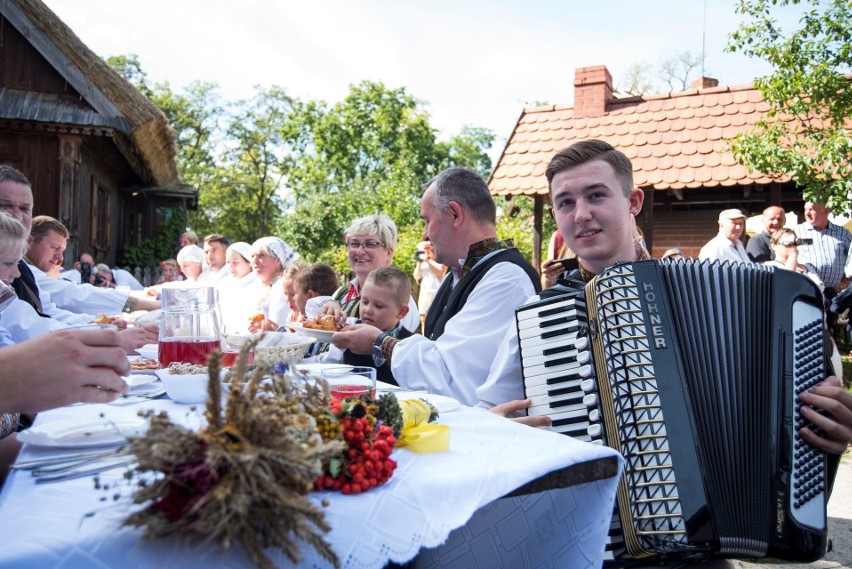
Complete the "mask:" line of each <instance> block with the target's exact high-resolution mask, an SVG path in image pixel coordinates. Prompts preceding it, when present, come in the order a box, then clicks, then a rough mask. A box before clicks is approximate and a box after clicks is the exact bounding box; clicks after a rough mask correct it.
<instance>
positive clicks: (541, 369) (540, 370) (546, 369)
mask: <svg viewBox="0 0 852 569" xmlns="http://www.w3.org/2000/svg"><path fill="white" fill-rule="evenodd" d="M589 361H591V358H590V356H589V352H587V351H584V352H581V353H579V354H577V360H576V361H570V362H566V363H560V364H557V365H548V364H540V365H531V366H527V365H526V362H524V370H525V375H527V376H529V377H535V376H537V375H542V374H545V373H551V372H554V371H568V370H572V369H578V368H580V367H584V366H583V365H582V364H585V363H586V362H589ZM590 367H591V366H590Z"/></svg>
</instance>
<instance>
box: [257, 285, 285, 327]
mask: <svg viewBox="0 0 852 569" xmlns="http://www.w3.org/2000/svg"><path fill="white" fill-rule="evenodd" d="M263 313H264V315H266V317H267V318H268V319H269V320H272V321H273V322H275V323H276V324H278V325H279V326H283V325H284V323H285V322H287V320H288V319H289V317H290V305H289V304H287V297H286V296H285V295H284V283H283V282H282V280H281V279H275V282H274V283H272V288H270V289H269V296H268V297H267V299H266V306H265V307H264V310H263Z"/></svg>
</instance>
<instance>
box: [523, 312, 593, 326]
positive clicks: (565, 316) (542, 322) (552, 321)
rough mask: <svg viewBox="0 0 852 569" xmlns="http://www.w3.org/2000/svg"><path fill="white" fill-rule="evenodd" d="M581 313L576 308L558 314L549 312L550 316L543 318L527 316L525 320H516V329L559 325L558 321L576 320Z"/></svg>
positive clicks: (568, 321)
mask: <svg viewBox="0 0 852 569" xmlns="http://www.w3.org/2000/svg"><path fill="white" fill-rule="evenodd" d="M580 314H583V313H582V312H578V311H577V310H573V309H572V310H566V311H564V312H560V313H559V314H551V315H550V316H547V317H544V318H528V319H525V320H518V329H519V330H531V329H538V330H547V329H548V328H551V327H553V326H557V325H559V324H558V323H570V322H575V321H577V318H578V315H580Z"/></svg>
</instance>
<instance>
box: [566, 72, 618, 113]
mask: <svg viewBox="0 0 852 569" xmlns="http://www.w3.org/2000/svg"><path fill="white" fill-rule="evenodd" d="M612 98H613V97H612V75H610V74H609V70H608V69H607V68H606V65H595V66H594V67H578V68H577V69H576V70H575V71H574V117H575V118H580V117H600V116H603V115H604V113H606V107H607V104H608V103H609V102H610V101H611V100H612Z"/></svg>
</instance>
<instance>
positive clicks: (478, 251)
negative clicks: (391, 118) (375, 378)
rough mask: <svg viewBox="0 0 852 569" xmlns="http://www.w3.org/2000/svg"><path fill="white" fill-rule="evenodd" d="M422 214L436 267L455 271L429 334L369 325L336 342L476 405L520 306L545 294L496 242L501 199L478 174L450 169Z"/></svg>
mask: <svg viewBox="0 0 852 569" xmlns="http://www.w3.org/2000/svg"><path fill="white" fill-rule="evenodd" d="M420 215H421V217H422V218H423V219H424V221H425V222H426V231H425V235H424V238H428V239H429V241H431V243H432V248H433V249H434V251H435V260H436V262H439V263H441V264H444V265H446V266H448V267H449V268H450V271H451V274H448V275H447V276H446V277H445V279H444V283H443V284H442V285H441V288H440V289H439V290H438V292H437V293H436V295H435V297H434V298H433V300H432V304H431V306H430V307H429V312H428V314H427V316H426V327H425V331H424V334H425V335H423V336H421V335H419V334H415V335H414V336H411V337H409V338H406V339H404V340H397V339H396V338H394V337H393V336H392V335H390V334H388V333H387V332H382V331H381V330H379V329H378V328H375V327H373V326H368V325H363V324H362V325H354V326H353V327H352V328H353V331H351V332H338V333H337V334H335V335H334V336H333V338H332V341H333V342H334V344H335V346H337V347H338V348H341V349H349V350H351V351H352V352H354V353H356V354H372V356H373V361H374V363H375V364H376V365H377V366H378V365H381V364H383V363H385V361H390V365H391V370H392V372H393V375H394V378H395V379H396V380H397V382H398V383H399V385H400V386H402V387H405V388H408V389H422V390H426V391H428V392H430V393H437V394H443V395H449V396H451V397H454V398H456V399H458V400H459V401H461V402H462V403H464V404H466V405H473V404H475V403H476V402H477V401H478V400H479V399H478V397H477V395H476V389H477V387H479V386H480V385H481V384H482V383H483V382H484V381H485V379H486V378H487V376H488V370H489V368H490V367H491V362H492V361H493V360H494V357H495V355H496V353H497V349H498V347H499V345H500V341H501V340H502V339H503V334H504V332H505V331H506V329H507V328H508V327H509V326H512V325H514V319H515V309H516V308H518V307H519V306H521V305H522V304H523V303H524V302H525V301H526V299H527V298H529V296H530V295H532V294H535V293H536V292H537V291H538V288H539V276H538V273H537V272H536V271H535V269H533V268H532V266H530V264H529V263H527V262H526V260H524V259H523V257H522V256H521V254H520V253H519V252H518V250H517V249H515V248H513V247H512V246H511V243H506V242H502V241H500V240H499V239H497V231H496V228H495V205H494V200H493V199H492V198H491V194H490V193H489V191H488V186H487V185H486V184H485V182H484V181H483V180H482V178H480V177H479V176H478V175H477V174H476V173H474V172H471V171H470V170H466V169H464V168H450V169H449V170H445V171H444V172H441V173H440V174H438V175H437V176H436V177H435V178H434V179H433V180H432V181H430V182H429V184H427V185H426V192H425V193H424V194H423V199H422V200H421V202H420Z"/></svg>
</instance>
